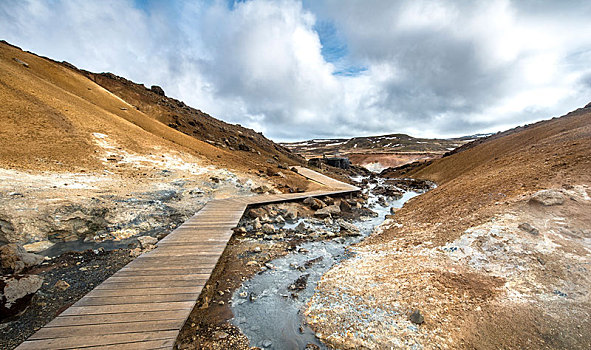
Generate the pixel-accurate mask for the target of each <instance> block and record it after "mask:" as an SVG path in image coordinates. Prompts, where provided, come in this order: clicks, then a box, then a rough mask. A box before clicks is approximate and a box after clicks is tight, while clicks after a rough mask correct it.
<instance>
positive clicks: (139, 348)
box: [84, 339, 176, 350]
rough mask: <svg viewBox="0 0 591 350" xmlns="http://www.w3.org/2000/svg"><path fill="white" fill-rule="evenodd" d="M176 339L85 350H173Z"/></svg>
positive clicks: (87, 349)
mask: <svg viewBox="0 0 591 350" xmlns="http://www.w3.org/2000/svg"><path fill="white" fill-rule="evenodd" d="M175 340H176V339H161V340H149V341H139V342H133V343H125V344H115V345H99V346H90V347H85V348H84V350H94V349H101V350H162V349H172V348H173V346H174V343H175Z"/></svg>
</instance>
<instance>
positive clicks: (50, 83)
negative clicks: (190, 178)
mask: <svg viewBox="0 0 591 350" xmlns="http://www.w3.org/2000/svg"><path fill="white" fill-rule="evenodd" d="M89 78H90V79H89ZM93 80H94V81H96V82H98V83H100V84H102V85H103V86H104V87H103V86H101V85H99V84H97V83H95V82H94V81H93ZM105 87H106V88H107V89H106V88H105ZM109 90H111V91H112V92H111V91H109ZM113 92H114V93H116V94H117V95H116V94H114V93H113ZM0 103H1V105H2V107H1V113H0V117H1V119H2V123H1V126H0V142H1V144H2V147H1V149H0V166H2V167H4V168H12V169H20V170H36V171H38V170H55V171H82V170H91V171H97V170H101V169H103V168H104V164H103V161H104V160H102V159H100V157H99V156H98V154H99V150H98V149H97V145H96V140H95V137H94V136H93V135H94V134H95V133H99V134H104V135H108V137H109V140H111V141H113V142H115V143H116V144H117V147H118V148H119V149H124V150H127V151H130V152H134V153H137V154H146V155H148V154H152V153H153V152H155V149H162V150H166V151H172V152H180V153H187V154H191V155H193V156H197V157H199V158H200V159H201V160H202V161H203V163H204V165H206V164H212V165H215V166H218V167H224V168H229V169H233V170H237V171H240V172H253V173H255V172H258V171H259V170H260V171H263V172H264V171H265V170H266V169H267V168H269V167H270V168H272V169H274V171H277V166H278V165H279V164H285V165H289V164H294V165H295V164H300V163H301V159H299V158H297V157H294V156H292V155H291V154H290V153H289V152H288V151H286V150H285V149H284V148H282V147H280V146H278V145H276V144H274V143H273V142H272V141H270V140H268V139H266V138H264V137H263V136H262V135H260V134H259V133H256V132H255V131H253V130H250V129H246V128H243V127H240V126H236V125H230V124H227V123H224V122H221V121H219V120H216V119H214V118H212V117H210V116H208V115H206V114H204V113H202V112H200V111H198V110H195V109H193V108H191V107H188V106H186V105H185V104H184V103H182V102H180V101H177V100H174V99H172V98H168V97H164V96H160V95H158V94H157V93H155V92H152V91H150V90H147V89H146V88H145V87H143V86H142V85H139V84H134V83H132V82H130V81H128V80H125V79H123V78H119V77H116V76H114V75H112V74H108V73H105V74H93V73H89V72H85V71H80V70H78V69H76V68H75V67H73V66H71V65H69V64H67V63H58V62H55V61H52V60H50V59H47V58H43V57H39V56H37V55H34V54H31V53H28V52H24V51H22V50H21V49H19V48H17V47H14V46H12V45H10V44H8V43H6V42H0ZM206 141H207V142H206ZM122 172H123V170H122ZM284 172H285V171H284ZM285 173H286V175H287V177H288V179H287V182H288V183H289V186H291V187H292V188H295V187H305V186H306V184H305V183H304V182H302V181H301V179H300V178H299V177H297V176H294V175H293V174H289V173H290V172H285ZM140 175H141V174H140ZM272 180H273V181H275V182H276V183H278V184H280V187H282V186H285V185H286V184H285V183H286V180H285V179H283V178H280V177H273V178H272ZM285 188H286V189H287V187H285Z"/></svg>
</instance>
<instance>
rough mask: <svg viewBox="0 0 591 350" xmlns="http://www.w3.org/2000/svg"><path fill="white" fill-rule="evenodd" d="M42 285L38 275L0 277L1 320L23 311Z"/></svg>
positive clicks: (41, 279)
mask: <svg viewBox="0 0 591 350" xmlns="http://www.w3.org/2000/svg"><path fill="white" fill-rule="evenodd" d="M42 284H43V278H41V277H40V276H37V275H29V276H14V277H0V315H2V316H0V320H1V319H4V318H5V317H10V316H13V315H16V314H18V313H20V312H21V311H23V310H24V309H25V308H26V307H27V306H28V304H29V302H30V301H31V298H32V297H33V295H34V294H35V293H36V292H37V291H38V290H39V288H41V285H42Z"/></svg>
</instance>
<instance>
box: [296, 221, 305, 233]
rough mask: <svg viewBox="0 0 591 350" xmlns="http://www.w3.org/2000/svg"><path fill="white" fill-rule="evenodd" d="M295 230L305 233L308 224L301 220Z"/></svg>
mask: <svg viewBox="0 0 591 350" xmlns="http://www.w3.org/2000/svg"><path fill="white" fill-rule="evenodd" d="M295 231H296V232H299V233H303V232H306V224H305V223H303V222H300V223H299V224H298V225H297V226H296V227H295Z"/></svg>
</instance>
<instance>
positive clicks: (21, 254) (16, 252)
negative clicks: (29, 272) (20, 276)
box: [0, 243, 43, 274]
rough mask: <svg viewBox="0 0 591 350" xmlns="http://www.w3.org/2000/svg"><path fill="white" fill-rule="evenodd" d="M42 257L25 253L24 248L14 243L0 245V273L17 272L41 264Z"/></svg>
mask: <svg viewBox="0 0 591 350" xmlns="http://www.w3.org/2000/svg"><path fill="white" fill-rule="evenodd" d="M42 262H43V257H42V256H40V255H37V254H33V253H27V251H26V250H25V248H23V247H22V246H21V245H19V244H16V243H11V244H6V245H3V246H2V247H0V270H1V272H2V274H13V273H19V272H21V271H22V270H24V269H25V268H28V267H31V266H35V265H38V264H41V263H42Z"/></svg>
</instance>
